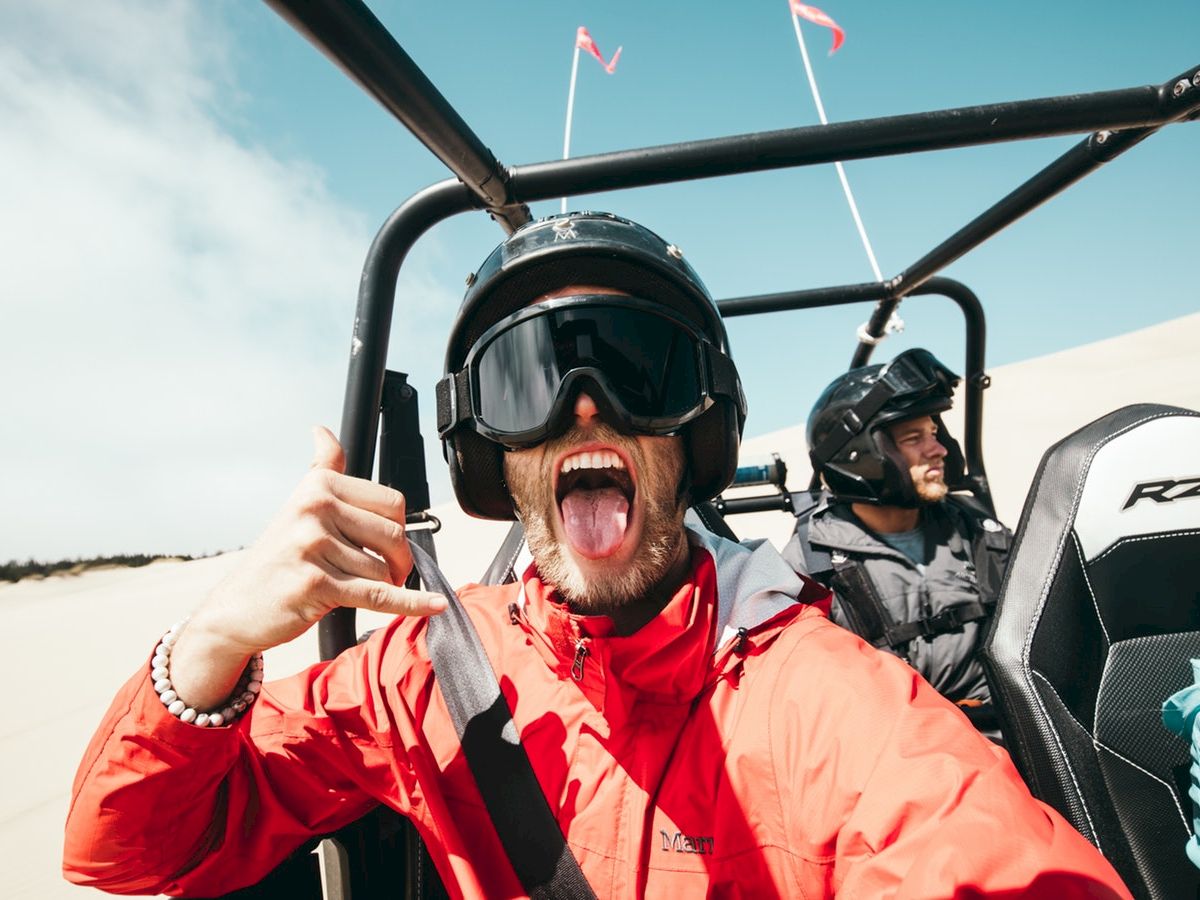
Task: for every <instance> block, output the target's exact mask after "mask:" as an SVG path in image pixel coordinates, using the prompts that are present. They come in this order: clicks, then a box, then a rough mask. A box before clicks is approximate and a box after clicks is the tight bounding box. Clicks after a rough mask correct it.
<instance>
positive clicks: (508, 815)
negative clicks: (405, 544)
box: [410, 542, 596, 900]
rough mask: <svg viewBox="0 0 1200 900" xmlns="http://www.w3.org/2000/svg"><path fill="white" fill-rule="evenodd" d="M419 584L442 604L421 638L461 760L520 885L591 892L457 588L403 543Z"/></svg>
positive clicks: (546, 894) (546, 893)
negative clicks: (443, 600) (440, 596)
mask: <svg viewBox="0 0 1200 900" xmlns="http://www.w3.org/2000/svg"><path fill="white" fill-rule="evenodd" d="M410 549H411V550H412V556H413V563H414V565H415V566H416V569H417V572H418V573H419V574H420V576H421V581H422V582H424V584H425V589H426V590H429V591H436V592H438V593H441V594H443V595H445V597H446V600H447V601H448V603H449V605H448V606H447V608H446V611H445V612H443V613H442V614H441V615H437V616H432V617H430V619H429V625H428V628H427V632H426V644H427V645H428V647H429V657H430V660H431V661H432V663H433V671H434V675H435V676H436V678H437V683H438V686H439V687H440V688H441V691H442V696H443V697H445V699H446V706H447V707H448V708H449V710H450V718H451V719H452V720H453V722H454V730H455V731H456V732H457V733H458V739H459V741H460V742H461V743H462V748H463V754H464V755H465V756H466V759H467V765H468V766H470V769H471V773H472V774H473V775H474V776H475V783H476V785H477V786H478V787H479V793H480V795H481V796H482V797H483V802H484V805H485V806H486V807H487V811H488V815H489V816H490V817H491V820H492V824H493V825H494V826H495V828H496V834H497V836H498V837H499V838H500V843H501V844H502V845H503V846H504V851H505V853H507V854H508V859H509V861H510V862H511V863H512V867H513V870H514V871H515V872H516V874H517V878H518V879H519V880H520V882H521V886H522V887H523V888H524V889H525V890H526V892H527V893H528V894H529V896H530V897H534V898H538V900H542V898H545V900H557V898H563V900H568V898H583V900H586V898H594V897H595V896H596V895H595V893H594V892H593V891H592V888H591V885H589V884H588V882H587V879H586V878H585V877H584V875H583V871H582V870H581V869H580V868H579V863H578V861H577V860H576V859H575V857H574V855H572V853H571V849H570V847H568V846H567V841H566V839H565V838H564V837H563V834H562V830H561V829H560V828H559V826H558V821H557V820H556V819H555V818H554V813H553V812H552V811H551V810H550V804H549V803H548V802H547V801H546V796H545V794H543V793H542V788H541V785H539V784H538V780H537V776H536V775H534V772H533V766H532V765H531V764H530V762H529V756H528V754H526V752H525V748H524V747H523V746H522V745H521V740H520V737H519V736H518V735H517V728H516V726H515V725H514V724H513V721H512V713H511V712H510V711H509V709H508V704H507V703H506V702H505V700H504V695H503V694H502V693H501V692H500V685H499V683H498V682H497V681H496V674H495V672H493V671H492V665H491V662H490V661H489V660H488V658H487V654H486V653H485V652H484V650H483V645H482V644H481V643H480V642H479V635H478V634H477V633H476V631H475V626H474V625H472V624H471V619H470V617H469V616H468V615H467V611H466V609H465V608H464V607H463V605H462V603H461V602H460V601H459V599H458V595H457V594H456V593H455V592H454V590H453V589H452V588H451V587H450V585H449V584H448V583H447V582H446V578H445V576H443V575H442V573H441V570H440V569H438V567H437V564H436V563H435V562H434V561H433V559H432V558H430V556H429V555H428V554H427V553H426V552H425V551H424V550H422V549H421V548H420V547H418V546H416V545H415V544H412V543H411V542H410Z"/></svg>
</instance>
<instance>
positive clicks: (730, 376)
mask: <svg viewBox="0 0 1200 900" xmlns="http://www.w3.org/2000/svg"><path fill="white" fill-rule="evenodd" d="M583 389H587V391H588V394H589V396H591V397H592V399H593V400H594V401H595V402H596V405H597V407H598V408H599V409H600V412H601V416H602V417H603V418H606V419H608V420H609V421H610V422H611V424H613V425H614V426H617V427H623V428H624V429H625V430H627V431H631V432H634V433H637V434H647V435H668V434H675V433H677V432H678V431H679V430H680V429H681V428H682V427H683V426H684V425H686V424H687V423H688V422H690V421H692V420H693V419H695V418H697V417H698V416H700V415H702V414H703V413H704V411H705V410H707V409H708V408H709V407H710V406H712V405H713V403H714V402H715V400H716V398H718V397H728V398H730V399H732V400H733V401H734V403H735V404H737V405H738V406H739V407H741V406H742V405H743V402H742V400H741V396H742V394H741V385H740V383H739V381H738V376H737V370H736V369H735V368H734V365H733V361H732V360H730V359H729V357H728V356H726V355H725V353H723V352H722V351H721V350H720V349H719V348H718V347H716V346H715V345H714V344H713V343H712V342H711V341H710V340H709V339H708V337H707V336H705V335H704V334H703V333H701V332H700V331H698V330H697V329H696V327H695V326H694V325H692V324H691V323H690V322H688V321H687V320H685V319H683V318H681V317H679V316H676V315H675V314H674V313H673V312H672V311H671V310H669V309H666V308H664V307H663V306H661V305H659V304H657V303H651V302H649V301H646V300H641V299H638V298H635V297H627V296H620V297H616V296H613V295H609V294H585V295H579V296H573V297H565V298H560V299H556V300H549V301H546V302H543V303H538V304H535V305H533V306H529V307H526V308H525V309H522V310H520V311H518V312H516V313H514V314H513V315H511V316H509V317H507V318H505V319H503V320H501V321H500V322H498V323H496V324H495V325H493V326H492V327H491V328H489V329H488V330H487V331H485V332H484V333H483V335H482V336H480V338H479V339H478V340H477V341H476V342H475V344H474V346H473V347H472V349H471V351H470V353H469V354H468V355H467V358H466V361H465V362H464V363H463V366H462V368H461V370H460V371H458V372H453V373H450V374H448V375H446V376H445V377H443V378H442V380H441V381H439V382H438V385H437V406H438V434H439V436H441V437H442V438H446V437H447V436H448V435H449V434H450V433H451V432H453V431H454V430H455V429H457V428H458V427H459V426H460V425H463V424H465V423H466V424H469V426H470V427H471V428H472V429H473V430H474V431H476V432H477V433H478V434H480V435H482V436H484V437H486V438H489V439H490V440H493V441H496V442H497V443H500V444H504V445H505V446H507V447H513V448H518V447H530V446H533V445H535V444H538V443H541V442H542V441H544V440H546V438H548V437H549V436H551V435H552V434H555V433H557V432H559V431H561V430H565V429H566V427H569V425H570V424H571V422H572V421H573V416H574V406H573V403H574V399H575V397H576V396H577V394H578V393H579V392H580V390H583Z"/></svg>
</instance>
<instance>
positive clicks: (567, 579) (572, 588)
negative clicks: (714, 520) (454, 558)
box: [504, 424, 688, 615]
mask: <svg viewBox="0 0 1200 900" xmlns="http://www.w3.org/2000/svg"><path fill="white" fill-rule="evenodd" d="M587 440H598V441H603V442H604V443H608V444H611V445H612V446H614V447H619V448H620V449H621V450H623V451H624V452H625V453H626V454H628V456H629V459H631V460H632V461H633V465H634V468H635V471H636V472H637V476H638V479H637V494H636V496H635V497H634V509H635V515H636V516H638V517H639V518H640V519H641V538H640V544H639V546H638V548H637V553H636V555H635V556H634V558H633V560H632V562H631V563H630V564H629V565H622V566H617V565H610V566H604V561H603V560H598V561H597V563H598V565H596V566H594V567H593V568H594V569H600V570H601V571H591V572H588V571H585V570H584V569H583V567H581V566H580V564H579V563H578V562H577V561H576V560H575V558H574V557H573V555H572V554H571V551H570V549H569V548H568V547H567V545H566V544H565V541H564V540H562V539H560V538H559V537H557V536H556V535H555V530H554V519H555V514H556V510H557V507H558V501H557V499H556V498H555V496H554V472H553V470H552V467H553V465H554V460H555V459H556V458H558V456H559V454H560V453H561V452H563V451H564V450H567V449H569V448H570V447H571V446H574V445H578V444H581V443H583V442H584V441H587ZM504 477H505V480H506V481H507V482H508V490H509V494H510V495H511V496H512V499H513V504H514V505H515V506H516V508H517V513H518V515H519V517H520V519H521V523H522V524H523V525H524V527H525V540H526V541H527V542H528V544H529V550H530V552H531V553H532V554H533V558H534V560H535V562H536V563H537V568H538V574H539V575H540V576H541V578H542V580H543V581H545V582H547V583H548V584H551V585H553V586H554V587H555V588H556V589H557V590H558V593H559V596H560V597H562V599H563V600H565V601H566V602H567V603H568V604H569V605H570V606H571V607H572V608H573V609H575V610H577V611H578V612H582V613H585V614H588V615H595V614H602V613H605V612H607V611H608V610H612V609H615V608H618V607H621V606H624V605H626V604H628V603H630V602H633V601H636V600H640V599H642V598H644V597H646V596H647V595H648V594H650V593H651V592H652V591H653V590H654V589H655V587H656V586H657V585H658V584H659V583H660V582H661V581H662V580H663V578H664V576H665V575H666V574H667V572H668V570H669V569H670V568H671V565H672V563H674V562H675V560H676V559H677V558H678V555H679V553H680V551H681V545H682V544H683V543H684V542H685V541H686V537H685V533H684V528H683V517H684V514H685V512H686V511H687V505H688V504H687V493H688V492H687V489H686V487H685V485H684V460H683V442H682V439H680V438H677V437H672V438H655V439H653V441H652V442H650V443H649V447H648V452H647V449H646V445H645V444H644V443H643V442H640V441H638V440H636V439H634V438H632V437H628V436H626V435H622V434H621V433H619V432H618V431H616V430H615V429H613V428H611V427H610V426H608V425H604V424H600V425H598V426H595V427H592V428H589V429H587V430H586V431H584V430H583V429H579V428H572V429H571V430H570V431H568V432H567V433H566V434H563V435H562V436H560V437H557V438H554V439H553V440H549V441H546V442H545V444H543V445H542V447H541V453H540V454H530V455H529V456H525V455H524V454H523V453H522V452H521V451H516V452H509V453H506V454H505V455H504Z"/></svg>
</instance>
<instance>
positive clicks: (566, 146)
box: [562, 41, 579, 213]
mask: <svg viewBox="0 0 1200 900" xmlns="http://www.w3.org/2000/svg"><path fill="white" fill-rule="evenodd" d="M578 74H579V42H578V41H576V42H575V56H574V58H573V59H572V60H571V88H570V90H568V91H567V127H566V129H565V131H564V132H563V155H562V158H563V159H570V158H571V115H572V114H573V113H574V111H575V76H576V75H578ZM566 211H567V198H566V197H563V198H562V212H564V213H565V212H566Z"/></svg>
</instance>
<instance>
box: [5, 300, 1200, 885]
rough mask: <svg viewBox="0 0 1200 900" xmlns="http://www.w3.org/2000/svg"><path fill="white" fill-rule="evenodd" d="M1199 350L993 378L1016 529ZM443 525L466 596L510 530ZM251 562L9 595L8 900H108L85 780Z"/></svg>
mask: <svg viewBox="0 0 1200 900" xmlns="http://www.w3.org/2000/svg"><path fill="white" fill-rule="evenodd" d="M1198 342H1200V314H1195V315H1192V316H1187V317H1184V318H1181V319H1176V320H1174V321H1171V322H1167V323H1164V324H1162V325H1158V326H1154V327H1152V328H1148V329H1145V330H1143V331H1139V332H1135V333H1133V334H1129V335H1125V336H1122V337H1119V338H1115V339H1112V340H1108V341H1101V342H1098V343H1095V344H1090V345H1087V346H1084V347H1080V348H1076V349H1073V350H1068V351H1064V352H1061V353H1056V354H1053V355H1050V356H1046V357H1041V358H1038V359H1035V360H1030V361H1027V362H1023V363H1018V364H1015V365H1010V366H1002V367H998V368H996V369H993V370H991V372H990V374H991V376H992V387H991V388H990V389H989V390H988V391H987V394H986V399H985V428H984V450H985V460H986V463H987V467H988V474H989V476H990V478H991V482H992V485H993V491H994V494H995V498H996V504H997V507H998V509H999V512H1000V516H1001V518H1003V519H1004V520H1005V521H1007V522H1009V523H1010V524H1015V523H1016V521H1017V518H1018V516H1019V514H1020V509H1021V505H1022V503H1023V501H1024V495H1025V491H1026V489H1027V488H1028V486H1029V482H1030V479H1031V478H1032V476H1033V473H1034V471H1035V470H1036V468H1037V464H1038V461H1039V460H1040V458H1041V455H1042V453H1043V451H1044V450H1045V448H1046V447H1048V446H1049V445H1050V444H1052V443H1053V442H1055V441H1057V440H1058V439H1059V438H1061V437H1063V436H1064V435H1066V434H1068V433H1069V432H1071V431H1073V430H1075V429H1076V428H1079V427H1080V426H1082V425H1084V424H1086V423H1087V422H1090V421H1091V420H1093V419H1095V418H1096V417H1097V416H1100V415H1102V414H1104V413H1106V412H1109V411H1111V410H1113V409H1116V408H1117V407H1120V406H1124V405H1126V404H1129V403H1135V402H1147V401H1153V402H1159V403H1168V404H1172V405H1177V406H1184V407H1188V408H1191V409H1200V379H1197V378H1196V375H1195V369H1196V362H1197V354H1196V351H1195V347H1196V346H1197V345H1198ZM950 427H951V428H952V430H954V431H955V433H959V432H960V431H961V428H956V426H955V425H954V424H951V426H950ZM772 451H774V452H778V453H780V454H781V455H782V456H783V458H784V460H785V461H786V462H787V463H788V466H789V486H790V487H792V488H793V489H799V488H801V487H803V486H804V485H805V484H806V483H807V480H808V466H807V463H806V453H805V450H804V436H803V428H802V426H797V427H795V428H791V429H785V430H783V431H780V432H776V433H774V434H771V435H766V436H762V437H758V438H755V439H752V440H748V441H747V442H746V443H745V446H744V456H743V459H744V460H746V461H758V460H759V459H765V458H766V457H767V456H768V455H769V453H770V452H772ZM1198 465H1200V462H1198ZM281 499H282V498H281ZM437 512H438V514H439V515H441V517H442V519H443V522H444V528H443V532H442V534H440V535H439V536H438V542H439V547H440V548H441V555H442V564H443V568H444V569H445V571H446V574H447V575H448V577H449V579H450V581H451V583H453V584H460V583H463V582H465V581H468V580H472V579H473V578H475V577H478V575H479V574H480V573H482V571H483V570H484V568H485V567H486V565H487V563H488V561H489V560H490V559H491V555H492V553H493V552H494V550H495V548H496V547H497V546H498V544H499V542H500V540H501V539H502V537H503V534H504V531H505V528H506V526H505V525H504V524H500V523H482V522H476V521H474V520H470V519H468V518H467V517H466V516H464V515H462V514H461V512H458V511H457V509H456V508H449V507H442V508H440V509H438V510H437ZM731 522H732V524H733V527H734V528H735V530H737V531H738V533H739V534H741V535H744V536H765V537H768V538H770V539H771V540H772V541H773V542H775V543H776V544H782V543H783V542H784V541H785V540H786V539H787V536H788V534H789V533H790V530H791V524H790V521H789V518H788V517H787V516H784V515H782V514H755V515H747V516H739V517H736V518H734V519H732V520H731ZM449 548H454V553H453V554H451V553H450V549H449ZM238 558H239V554H237V553H231V554H226V555H223V556H219V557H214V558H212V559H204V560H197V561H194V562H187V563H179V562H163V563H156V564H154V565H151V566H147V567H145V568H140V569H107V570H102V571H93V572H89V573H86V574H84V575H79V576H59V577H54V578H49V579H45V580H40V581H26V582H22V583H19V584H16V585H5V586H0V647H2V648H3V652H2V653H0V683H3V684H5V685H8V690H9V694H8V699H7V700H6V701H5V703H4V711H5V712H4V716H3V724H0V760H2V761H3V768H4V771H5V772H6V773H7V774H6V777H5V783H4V787H5V789H4V792H3V798H4V800H3V804H2V805H0V863H2V867H0V873H2V874H0V895H2V896H4V897H6V898H20V900H26V898H27V900H50V898H57V897H82V896H84V895H93V896H94V895H95V894H96V892H94V891H90V890H86V889H81V888H75V887H72V886H71V885H68V884H67V883H66V882H64V881H63V880H62V879H61V876H60V874H59V864H60V852H61V841H62V825H63V822H64V820H65V817H66V809H67V802H68V793H69V790H70V784H71V779H72V776H73V773H74V771H75V766H76V765H77V763H78V761H79V758H80V756H81V755H82V753H83V750H84V747H85V746H86V744H87V741H88V738H89V736H90V734H91V732H92V730H93V729H94V728H95V726H96V725H97V723H98V722H99V720H100V717H101V716H102V715H103V712H104V710H105V708H106V707H107V704H108V701H109V699H110V698H111V696H112V695H113V693H114V692H115V691H116V689H117V687H118V686H119V685H120V684H121V683H122V682H123V681H124V680H125V679H126V678H127V677H129V675H130V674H131V673H132V672H133V671H134V670H135V669H137V668H138V667H139V666H140V665H141V664H142V661H143V659H144V657H145V655H146V654H147V653H148V652H149V649H150V648H151V647H152V646H153V643H154V641H155V640H156V639H157V637H158V636H159V635H161V633H162V632H163V631H164V630H165V629H166V628H167V626H169V625H170V624H171V623H172V622H174V621H175V620H177V619H178V618H180V617H181V616H183V615H184V614H186V613H187V611H188V610H190V609H191V608H192V607H193V606H195V605H196V604H197V603H198V602H199V600H200V599H201V598H202V597H203V596H204V594H205V593H206V592H207V591H208V590H209V588H210V587H211V586H212V585H214V584H215V583H216V582H217V581H218V580H219V579H220V578H221V577H222V576H223V575H224V574H225V573H226V572H228V571H229V570H230V569H231V568H232V567H233V566H234V565H235V564H236V563H237V561H238ZM377 624H379V620H378V619H370V618H367V617H361V618H360V627H361V628H362V629H366V628H369V627H373V626H374V625H377ZM316 658H317V650H316V636H315V633H310V634H308V635H305V636H304V637H302V638H300V639H298V640H297V641H294V642H292V643H291V644H289V645H286V646H284V647H279V648H276V649H275V650H272V651H271V652H270V653H268V656H267V671H268V677H269V676H270V675H271V674H272V673H275V674H283V673H286V672H291V671H294V670H296V669H298V668H300V667H301V666H303V665H305V664H306V663H308V662H311V661H313V660H315V659H316Z"/></svg>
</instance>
